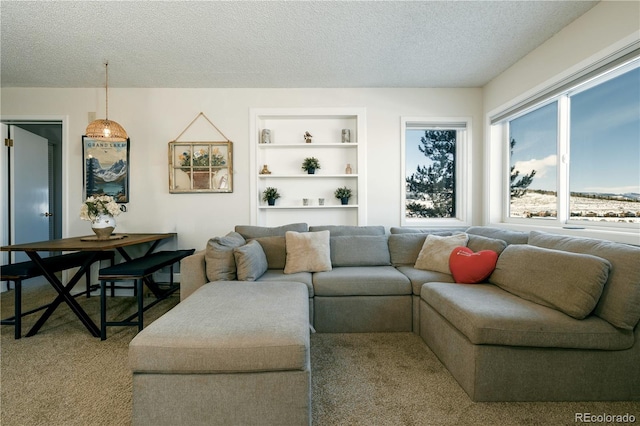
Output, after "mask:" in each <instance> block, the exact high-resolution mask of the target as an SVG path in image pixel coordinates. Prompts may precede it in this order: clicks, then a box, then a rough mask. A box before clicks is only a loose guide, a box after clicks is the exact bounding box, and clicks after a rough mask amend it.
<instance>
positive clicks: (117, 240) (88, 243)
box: [0, 233, 177, 337]
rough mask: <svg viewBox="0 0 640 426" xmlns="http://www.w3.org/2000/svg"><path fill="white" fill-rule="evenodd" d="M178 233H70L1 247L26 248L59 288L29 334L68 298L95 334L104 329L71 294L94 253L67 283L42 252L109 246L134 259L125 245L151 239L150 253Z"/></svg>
mask: <svg viewBox="0 0 640 426" xmlns="http://www.w3.org/2000/svg"><path fill="white" fill-rule="evenodd" d="M176 235H177V234H176V233H152V234H135V233H134V234H130V233H123V234H113V235H112V236H111V237H110V239H108V240H98V239H97V237H96V236H82V237H70V238H61V239H56V240H48V241H38V242H33V243H24V244H13V245H8V246H2V247H0V251H8V252H12V251H16V252H18V251H22V252H25V253H26V254H27V256H29V258H30V259H31V260H32V261H33V263H34V264H35V265H37V267H38V268H40V270H41V271H42V274H43V276H44V277H45V278H46V279H47V281H48V282H49V284H51V286H52V287H53V288H54V289H55V290H56V291H57V292H58V296H57V297H56V299H55V300H54V301H53V302H52V303H51V304H49V306H48V308H47V309H46V310H45V311H44V313H43V314H42V316H41V317H40V318H39V319H38V321H37V322H36V323H35V324H34V325H33V327H32V328H31V330H29V332H28V333H27V334H26V336H27V337H29V336H33V335H35V334H36V333H37V332H38V331H39V330H40V328H41V327H42V325H43V324H44V323H45V322H46V321H47V319H49V317H50V316H51V314H53V312H54V311H55V310H56V309H57V308H58V306H59V305H60V304H61V303H62V302H65V303H66V304H67V305H68V306H69V308H71V310H72V311H73V313H74V314H75V315H76V316H77V317H78V318H79V319H80V321H81V322H82V324H83V325H84V326H85V327H86V328H87V330H89V332H90V333H91V334H92V335H93V336H94V337H99V336H100V329H99V328H98V326H96V324H95V323H94V322H93V320H92V319H91V318H90V317H89V315H88V314H87V312H86V311H85V310H84V309H82V307H81V306H80V304H79V303H78V302H77V301H76V300H75V298H74V297H73V296H72V295H71V290H72V289H73V287H74V286H75V285H76V284H77V283H78V281H79V280H80V278H81V277H82V276H83V275H84V274H85V272H86V270H87V268H88V267H90V265H91V264H92V263H93V262H94V259H92V258H91V257H89V258H88V260H87V261H86V262H85V263H84V264H83V266H81V267H80V269H79V270H78V271H77V272H76V273H75V274H74V275H73V277H72V278H71V279H70V280H69V281H68V282H67V284H66V285H63V284H62V282H61V281H60V279H58V277H57V276H56V275H55V273H53V272H52V271H51V270H49V269H48V268H47V266H46V265H45V264H44V263H43V260H42V256H41V255H40V254H39V252H75V251H82V252H88V253H95V254H96V256H97V253H99V252H101V251H105V250H116V251H118V253H120V254H121V255H122V257H123V258H124V259H125V260H127V261H130V260H132V257H131V255H130V254H129V253H127V251H126V250H125V247H130V246H135V245H140V244H145V243H151V245H150V247H149V248H148V249H147V250H146V252H145V253H144V254H143V256H147V255H149V254H150V253H152V252H153V251H154V250H155V249H156V248H157V246H158V244H160V242H161V241H162V240H166V239H169V238H174V237H175V236H176ZM148 284H151V285H150V286H149V287H150V290H151V291H152V292H153V293H154V294H155V295H156V297H158V296H160V294H159V293H160V290H159V289H158V288H157V286H156V285H154V283H152V282H149V283H148Z"/></svg>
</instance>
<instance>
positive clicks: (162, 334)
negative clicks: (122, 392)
mask: <svg viewBox="0 0 640 426" xmlns="http://www.w3.org/2000/svg"><path fill="white" fill-rule="evenodd" d="M308 356H309V303H308V297H307V290H306V288H305V286H304V285H303V284H301V283H287V282H272V283H255V282H228V281H219V282H215V283H209V284H205V285H204V286H202V287H200V288H199V289H198V290H197V291H196V292H195V293H194V294H193V295H192V296H190V297H188V298H187V299H185V300H184V301H182V302H180V303H179V304H178V305H177V306H176V307H174V308H173V309H171V310H170V311H169V312H167V313H165V314H164V315H163V316H162V317H160V318H158V319H157V320H155V321H153V323H151V324H149V325H148V326H147V327H145V328H144V330H143V331H142V332H140V333H139V334H138V335H137V336H135V337H134V339H133V340H132V341H131V343H130V344H129V366H130V367H131V370H133V371H134V372H149V373H158V372H163V373H168V374H189V373H194V374H206V373H223V374H227V373H234V372H264V371H284V370H306V369H308V368H309V364H308V363H309V361H308V359H309V358H308Z"/></svg>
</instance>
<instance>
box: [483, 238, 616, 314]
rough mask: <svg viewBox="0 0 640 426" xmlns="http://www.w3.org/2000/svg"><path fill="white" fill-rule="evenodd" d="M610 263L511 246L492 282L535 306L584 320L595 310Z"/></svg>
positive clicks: (562, 253)
mask: <svg viewBox="0 0 640 426" xmlns="http://www.w3.org/2000/svg"><path fill="white" fill-rule="evenodd" d="M610 267H611V264H610V263H609V261H607V260H605V259H602V258H599V257H596V256H592V255H588V254H577V253H569V252H564V251H560V250H551V249H545V248H540V247H535V246H530V245H526V244H517V245H510V246H509V247H507V248H506V249H505V250H504V251H503V252H502V254H501V255H500V257H499V258H498V263H497V265H496V269H495V271H494V272H493V274H491V277H490V278H489V281H490V282H491V283H493V284H496V285H497V286H499V287H500V288H502V289H503V290H506V291H508V292H510V293H513V294H515V295H517V296H520V297H522V298H525V299H527V300H530V301H532V302H535V303H539V304H541V305H544V306H548V307H550V308H554V309H558V310H560V311H562V312H564V313H565V314H567V315H571V316H572V317H574V318H577V319H582V318H585V317H586V316H587V315H589V313H591V311H593V309H594V308H595V306H596V303H598V299H599V298H600V295H601V294H602V288H603V287H604V283H605V282H606V281H607V277H608V276H609V268H610Z"/></svg>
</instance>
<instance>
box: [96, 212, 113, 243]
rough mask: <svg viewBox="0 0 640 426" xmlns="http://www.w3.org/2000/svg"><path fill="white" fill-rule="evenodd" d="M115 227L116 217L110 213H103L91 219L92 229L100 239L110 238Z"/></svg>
mask: <svg viewBox="0 0 640 426" xmlns="http://www.w3.org/2000/svg"><path fill="white" fill-rule="evenodd" d="M115 228H116V219H115V218H114V217H113V216H111V215H109V214H101V215H100V216H98V217H97V218H96V219H95V220H93V221H91V229H92V230H93V232H94V233H95V234H96V235H97V236H98V239H99V240H108V239H109V237H110V236H111V233H112V232H113V230H114V229H115Z"/></svg>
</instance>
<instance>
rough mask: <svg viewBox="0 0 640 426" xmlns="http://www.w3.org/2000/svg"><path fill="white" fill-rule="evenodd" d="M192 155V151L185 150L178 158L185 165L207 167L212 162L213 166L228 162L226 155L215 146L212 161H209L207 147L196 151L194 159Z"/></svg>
mask: <svg viewBox="0 0 640 426" xmlns="http://www.w3.org/2000/svg"><path fill="white" fill-rule="evenodd" d="M191 157H192V156H191V151H185V152H183V153H182V154H181V155H180V156H179V157H178V159H179V160H180V164H181V165H182V166H183V167H190V166H191V165H193V166H194V167H207V166H209V163H211V165H212V166H224V165H225V164H226V161H225V159H224V155H222V154H221V153H220V149H218V148H213V150H212V151H211V161H209V153H208V152H207V150H206V149H200V150H198V151H194V153H193V160H192V159H191Z"/></svg>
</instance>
